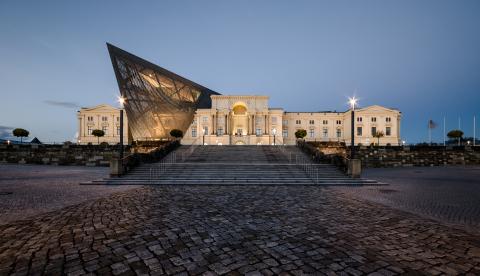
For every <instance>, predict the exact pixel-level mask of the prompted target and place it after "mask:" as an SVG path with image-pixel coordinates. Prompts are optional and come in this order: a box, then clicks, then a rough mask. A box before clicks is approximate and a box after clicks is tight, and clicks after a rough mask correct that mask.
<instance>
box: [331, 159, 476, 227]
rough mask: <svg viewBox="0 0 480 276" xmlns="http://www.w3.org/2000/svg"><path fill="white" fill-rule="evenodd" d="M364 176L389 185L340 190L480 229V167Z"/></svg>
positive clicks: (387, 171) (375, 171)
mask: <svg viewBox="0 0 480 276" xmlns="http://www.w3.org/2000/svg"><path fill="white" fill-rule="evenodd" d="M364 176H365V177H367V178H371V179H376V180H380V181H382V182H386V183H389V184H390V185H389V186H386V187H385V186H383V187H367V186H365V187H360V188H359V187H354V188H352V187H338V188H337V189H338V190H339V191H343V192H345V193H347V194H349V195H351V196H356V197H358V198H361V199H367V200H369V201H373V202H377V203H381V204H384V205H388V206H390V207H394V208H396V209H400V210H404V211H408V212H411V213H415V214H418V215H422V216H424V217H428V218H433V219H436V220H439V221H442V222H445V223H451V224H456V225H459V226H462V227H464V228H465V227H466V228H467V229H468V230H469V231H476V232H477V233H479V232H480V231H479V229H480V166H466V167H461V166H451V167H421V168H419V167H412V168H390V169H368V170H366V171H365V174H364Z"/></svg>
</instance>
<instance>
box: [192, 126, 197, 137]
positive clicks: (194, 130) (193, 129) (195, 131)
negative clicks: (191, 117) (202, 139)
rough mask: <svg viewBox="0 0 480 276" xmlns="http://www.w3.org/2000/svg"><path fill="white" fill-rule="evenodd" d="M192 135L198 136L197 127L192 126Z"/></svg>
mask: <svg viewBox="0 0 480 276" xmlns="http://www.w3.org/2000/svg"><path fill="white" fill-rule="evenodd" d="M192 137H197V128H196V127H192Z"/></svg>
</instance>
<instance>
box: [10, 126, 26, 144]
mask: <svg viewBox="0 0 480 276" xmlns="http://www.w3.org/2000/svg"><path fill="white" fill-rule="evenodd" d="M12 133H13V136H15V137H20V143H23V137H28V135H29V134H30V132H28V130H26V129H23V128H16V129H14V130H13V131H12Z"/></svg>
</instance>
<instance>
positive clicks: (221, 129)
mask: <svg viewBox="0 0 480 276" xmlns="http://www.w3.org/2000/svg"><path fill="white" fill-rule="evenodd" d="M217 135H223V128H221V127H219V128H218V129H217Z"/></svg>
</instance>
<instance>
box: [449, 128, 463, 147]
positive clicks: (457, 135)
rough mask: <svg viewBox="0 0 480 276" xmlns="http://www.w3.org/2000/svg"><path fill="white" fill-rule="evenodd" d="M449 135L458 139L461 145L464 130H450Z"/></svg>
mask: <svg viewBox="0 0 480 276" xmlns="http://www.w3.org/2000/svg"><path fill="white" fill-rule="evenodd" d="M447 136H448V138H450V139H458V145H459V146H460V140H461V139H462V136H463V131H461V130H459V129H454V130H450V131H449V132H448V133H447Z"/></svg>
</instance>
